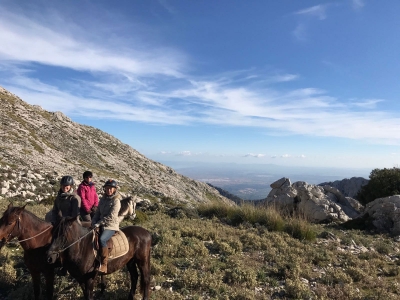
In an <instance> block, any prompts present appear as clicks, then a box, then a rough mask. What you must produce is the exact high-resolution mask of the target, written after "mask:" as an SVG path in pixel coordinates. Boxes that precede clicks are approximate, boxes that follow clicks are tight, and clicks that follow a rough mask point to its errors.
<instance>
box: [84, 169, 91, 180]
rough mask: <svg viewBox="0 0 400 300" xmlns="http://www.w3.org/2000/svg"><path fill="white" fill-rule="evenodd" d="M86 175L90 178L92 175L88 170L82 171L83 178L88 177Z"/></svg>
mask: <svg viewBox="0 0 400 300" xmlns="http://www.w3.org/2000/svg"><path fill="white" fill-rule="evenodd" d="M88 177H89V178H92V177H93V173H92V172H90V171H85V172H83V179H85V178H88Z"/></svg>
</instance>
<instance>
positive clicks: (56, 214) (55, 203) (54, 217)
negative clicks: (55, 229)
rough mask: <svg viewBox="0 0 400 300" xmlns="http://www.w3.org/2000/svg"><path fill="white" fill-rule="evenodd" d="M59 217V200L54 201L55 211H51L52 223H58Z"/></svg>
mask: <svg viewBox="0 0 400 300" xmlns="http://www.w3.org/2000/svg"><path fill="white" fill-rule="evenodd" d="M57 216H58V206H57V198H56V200H54V204H53V209H52V210H51V223H52V224H54V223H56V222H57Z"/></svg>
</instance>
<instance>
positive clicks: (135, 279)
mask: <svg viewBox="0 0 400 300" xmlns="http://www.w3.org/2000/svg"><path fill="white" fill-rule="evenodd" d="M127 267H128V271H129V274H130V276H131V290H130V291H129V296H128V300H134V299H135V293H136V286H137V282H138V278H139V273H138V270H137V268H136V263H135V262H134V261H133V259H131V260H130V261H129V263H128V264H127Z"/></svg>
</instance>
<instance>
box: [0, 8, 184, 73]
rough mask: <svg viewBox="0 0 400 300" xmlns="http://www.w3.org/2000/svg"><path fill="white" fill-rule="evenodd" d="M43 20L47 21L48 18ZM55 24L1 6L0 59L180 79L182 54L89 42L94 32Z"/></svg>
mask: <svg viewBox="0 0 400 300" xmlns="http://www.w3.org/2000/svg"><path fill="white" fill-rule="evenodd" d="M46 21H47V22H50V21H51V19H50V16H49V17H48V18H47V19H46ZM43 22H45V21H43ZM57 22H58V24H47V23H40V22H39V21H36V20H32V19H30V18H29V17H28V16H24V15H16V14H14V13H13V12H10V11H8V10H7V9H5V8H4V7H1V10H0V40H1V41H2V44H3V45H7V47H0V59H1V60H8V61H14V62H24V63H26V62H34V63H40V64H44V65H50V66H59V67H65V68H70V69H74V70H77V71H91V72H110V73H127V74H131V76H148V75H153V76H154V75H156V74H157V75H167V76H175V77H180V76H181V68H182V67H183V64H184V60H185V59H184V55H183V54H182V53H178V52H177V51H176V50H174V49H167V48H163V49H159V50H154V49H153V48H150V47H149V48H148V49H143V48H142V47H143V46H141V47H137V48H136V49H135V48H132V47H131V48H130V49H129V50H128V49H124V48H123V47H121V46H120V45H119V44H118V43H117V44H116V43H115V41H113V43H108V42H107V37H106V36H105V37H104V39H103V40H102V41H101V44H100V42H99V41H95V40H91V36H93V35H95V34H94V33H92V34H91V35H87V36H82V32H84V30H83V29H77V28H75V27H76V26H74V25H69V23H68V22H66V21H65V20H59V19H57ZM59 24H61V27H60V25H59ZM65 27H68V28H65ZM69 27H70V28H69ZM71 31H72V32H71ZM77 31H79V33H78V32H77ZM75 32H77V33H76V34H75ZM27 49H29V51H27ZM143 50H144V51H143Z"/></svg>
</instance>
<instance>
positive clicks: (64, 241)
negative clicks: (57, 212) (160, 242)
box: [48, 217, 151, 300]
mask: <svg viewBox="0 0 400 300" xmlns="http://www.w3.org/2000/svg"><path fill="white" fill-rule="evenodd" d="M121 230H122V232H123V233H124V234H125V235H126V238H127V240H128V243H129V251H128V252H127V253H126V254H125V255H123V256H120V257H117V258H114V259H112V260H109V261H108V264H107V271H108V273H107V274H110V273H113V272H115V271H117V270H119V269H121V268H122V267H123V266H125V265H126V266H127V268H128V271H129V273H130V276H131V289H130V292H129V296H128V300H133V299H134V297H135V292H136V285H137V281H138V277H139V274H138V270H137V268H139V270H140V288H141V293H142V294H143V300H148V299H149V293H150V250H151V234H150V233H149V232H148V231H147V230H146V229H144V228H142V227H139V226H127V227H124V228H121ZM92 239H93V230H91V231H88V230H87V229H86V228H84V227H82V226H81V225H80V224H79V221H78V218H69V217H66V218H62V219H61V221H60V222H59V223H58V225H57V226H56V229H55V230H54V233H53V242H52V244H51V246H50V248H49V251H48V262H49V263H54V262H55V261H56V260H57V259H58V258H60V260H61V263H62V264H63V266H64V267H65V268H67V270H68V272H69V273H70V274H71V275H72V277H74V278H75V279H76V280H77V281H78V283H79V284H80V286H81V288H82V290H83V294H84V297H85V299H86V300H92V299H93V282H94V280H95V278H96V275H97V271H96V270H95V267H96V264H97V262H96V259H95V256H94V253H93V242H92Z"/></svg>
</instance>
